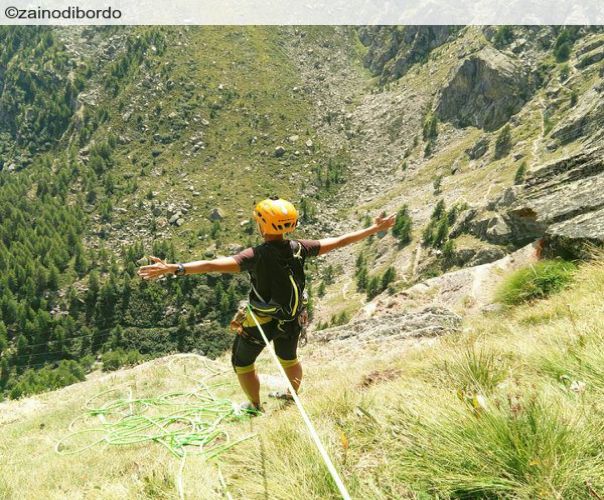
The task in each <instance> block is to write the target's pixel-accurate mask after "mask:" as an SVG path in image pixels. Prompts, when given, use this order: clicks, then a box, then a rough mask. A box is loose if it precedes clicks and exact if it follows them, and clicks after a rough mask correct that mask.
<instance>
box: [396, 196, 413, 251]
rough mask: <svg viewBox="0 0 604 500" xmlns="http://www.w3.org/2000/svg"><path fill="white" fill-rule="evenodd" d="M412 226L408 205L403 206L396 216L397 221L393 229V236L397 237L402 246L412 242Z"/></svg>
mask: <svg viewBox="0 0 604 500" xmlns="http://www.w3.org/2000/svg"><path fill="white" fill-rule="evenodd" d="M411 225H412V221H411V217H410V216H409V210H408V209H407V205H403V207H402V208H401V209H400V210H399V211H398V213H397V214H396V220H395V221H394V227H393V228H392V234H393V235H394V236H396V238H397V239H398V241H399V244H400V245H401V246H404V245H407V244H408V243H409V242H410V241H411Z"/></svg>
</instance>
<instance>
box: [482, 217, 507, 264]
mask: <svg viewBox="0 0 604 500" xmlns="http://www.w3.org/2000/svg"><path fill="white" fill-rule="evenodd" d="M511 236H512V230H511V229H510V227H509V226H508V225H507V223H506V222H505V220H504V219H503V217H502V216H501V215H499V214H497V215H495V216H494V217H492V218H491V219H490V220H489V223H488V226H487V229H486V232H485V237H486V239H487V240H488V241H490V242H491V243H507V242H509V241H510V239H511ZM498 258H499V257H498Z"/></svg>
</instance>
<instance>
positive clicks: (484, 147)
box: [466, 135, 489, 160]
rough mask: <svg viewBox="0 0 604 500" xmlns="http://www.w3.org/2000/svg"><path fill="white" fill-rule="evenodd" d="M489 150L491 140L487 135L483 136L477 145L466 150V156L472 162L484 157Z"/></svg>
mask: <svg viewBox="0 0 604 500" xmlns="http://www.w3.org/2000/svg"><path fill="white" fill-rule="evenodd" d="M488 149H489V138H488V136H486V135H483V136H482V137H481V138H480V139H478V140H477V141H476V143H475V144H474V145H473V146H472V147H471V148H468V149H466V154H467V155H468V158H470V160H477V159H478V158H481V157H482V156H484V154H485V153H486V152H487V151H488Z"/></svg>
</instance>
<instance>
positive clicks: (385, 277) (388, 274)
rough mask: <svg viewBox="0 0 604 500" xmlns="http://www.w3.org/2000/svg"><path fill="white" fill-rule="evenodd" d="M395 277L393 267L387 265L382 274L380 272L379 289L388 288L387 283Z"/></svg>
mask: <svg viewBox="0 0 604 500" xmlns="http://www.w3.org/2000/svg"><path fill="white" fill-rule="evenodd" d="M395 279H396V270H395V269H394V267H392V266H389V267H388V269H386V270H385V271H384V274H382V280H381V289H382V290H386V288H388V285H389V284H390V283H392V282H393V281H394V280H395Z"/></svg>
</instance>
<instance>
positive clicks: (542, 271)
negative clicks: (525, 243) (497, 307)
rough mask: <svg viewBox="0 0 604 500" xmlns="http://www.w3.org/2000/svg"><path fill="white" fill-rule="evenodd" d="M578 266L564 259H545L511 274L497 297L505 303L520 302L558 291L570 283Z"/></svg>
mask: <svg viewBox="0 0 604 500" xmlns="http://www.w3.org/2000/svg"><path fill="white" fill-rule="evenodd" d="M575 270H576V266H575V265H574V264H573V263H572V262H567V261H563V260H544V261H541V262H538V263H537V264H534V265H531V266H529V267H526V268H524V269H519V270H518V271H516V272H514V273H512V274H511V275H509V276H508V277H507V278H506V279H505V280H504V281H503V282H502V283H501V285H500V286H499V288H498V290H497V293H496V298H497V300H498V301H500V302H503V303H504V304H508V305H514V304H520V303H522V302H526V301H529V300H533V299H540V298H544V297H547V296H548V295H551V294H552V293H555V292H558V291H559V290H561V289H563V288H564V287H565V286H566V285H568V284H569V283H570V281H571V279H572V276H573V273H574V272H575Z"/></svg>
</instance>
